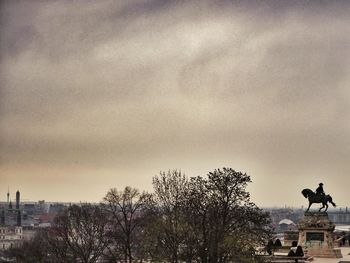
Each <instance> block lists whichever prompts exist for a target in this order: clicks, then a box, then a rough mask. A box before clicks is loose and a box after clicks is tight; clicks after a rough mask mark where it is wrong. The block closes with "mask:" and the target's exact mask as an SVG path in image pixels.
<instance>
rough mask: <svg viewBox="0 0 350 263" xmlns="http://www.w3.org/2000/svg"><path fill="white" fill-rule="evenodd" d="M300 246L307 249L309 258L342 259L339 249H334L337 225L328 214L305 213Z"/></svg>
mask: <svg viewBox="0 0 350 263" xmlns="http://www.w3.org/2000/svg"><path fill="white" fill-rule="evenodd" d="M298 228H299V241H298V244H299V245H301V246H302V247H303V248H305V252H306V254H307V255H308V256H314V257H323V258H342V257H343V256H342V254H341V251H340V249H339V248H334V241H333V231H334V228H335V225H334V224H333V222H332V221H331V220H330V219H329V218H328V214H327V213H326V212H305V217H304V218H303V219H302V220H301V221H300V222H299V224H298Z"/></svg>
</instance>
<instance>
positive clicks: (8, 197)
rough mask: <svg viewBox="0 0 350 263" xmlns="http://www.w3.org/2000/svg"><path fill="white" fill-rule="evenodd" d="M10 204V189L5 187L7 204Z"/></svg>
mask: <svg viewBox="0 0 350 263" xmlns="http://www.w3.org/2000/svg"><path fill="white" fill-rule="evenodd" d="M9 202H10V188H9V187H7V204H8V203H9Z"/></svg>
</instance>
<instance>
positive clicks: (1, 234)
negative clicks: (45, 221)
mask: <svg viewBox="0 0 350 263" xmlns="http://www.w3.org/2000/svg"><path fill="white" fill-rule="evenodd" d="M22 239H23V230H22V227H21V226H0V250H6V249H9V248H12V247H16V246H18V245H19V244H20V243H21V242H22Z"/></svg>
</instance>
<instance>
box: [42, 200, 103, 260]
mask: <svg viewBox="0 0 350 263" xmlns="http://www.w3.org/2000/svg"><path fill="white" fill-rule="evenodd" d="M106 223H107V217H106V214H105V213H104V212H103V211H102V209H101V208H100V207H99V206H97V205H91V204H83V205H81V206H78V205H73V206H71V207H69V208H68V209H67V210H66V211H64V213H63V214H61V215H60V216H58V217H57V218H56V219H55V222H54V225H53V226H52V227H51V228H50V229H49V231H48V233H47V242H48V247H49V251H50V252H51V254H52V255H54V256H55V257H56V258H58V259H60V260H64V261H66V260H68V261H73V262H76V261H79V262H84V263H92V262H98V261H99V260H100V259H101V258H102V257H103V254H104V252H105V251H106V249H107V247H108V245H109V240H108V238H107V236H106V235H105V228H106V225H107V224H106ZM64 261H63V262H64Z"/></svg>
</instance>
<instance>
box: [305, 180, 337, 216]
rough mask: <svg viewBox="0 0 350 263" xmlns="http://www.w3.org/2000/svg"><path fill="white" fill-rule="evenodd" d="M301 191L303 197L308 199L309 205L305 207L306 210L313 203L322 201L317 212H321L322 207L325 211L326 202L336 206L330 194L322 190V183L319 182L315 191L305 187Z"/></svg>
mask: <svg viewBox="0 0 350 263" xmlns="http://www.w3.org/2000/svg"><path fill="white" fill-rule="evenodd" d="M301 193H302V194H303V196H304V197H305V198H308V200H309V207H308V208H307V210H306V212H308V211H309V209H310V206H311V205H312V204H314V203H322V207H321V208H320V209H319V210H318V211H319V212H321V210H322V209H323V208H326V209H325V210H324V212H326V211H327V209H328V202H329V203H331V204H332V205H333V206H334V207H336V204H335V203H333V200H332V197H331V196H330V195H326V194H325V192H324V190H323V183H320V184H319V186H318V187H317V189H316V191H315V192H314V191H312V190H310V189H308V188H306V189H304V190H303V191H301Z"/></svg>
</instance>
